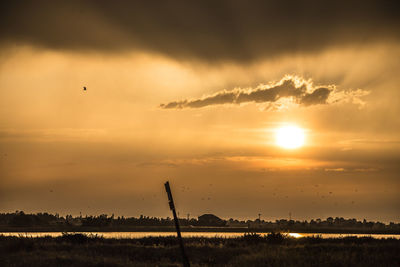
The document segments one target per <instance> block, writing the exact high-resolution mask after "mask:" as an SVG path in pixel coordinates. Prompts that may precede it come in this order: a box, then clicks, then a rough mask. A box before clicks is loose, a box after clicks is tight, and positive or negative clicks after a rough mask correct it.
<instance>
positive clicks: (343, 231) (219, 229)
mask: <svg viewBox="0 0 400 267" xmlns="http://www.w3.org/2000/svg"><path fill="white" fill-rule="evenodd" d="M181 231H182V232H223V233H230V232H231V233H233V232H235V233H247V232H256V233H270V232H291V233H300V234H301V233H304V234H307V233H316V234H388V235H390V234H400V231H396V230H389V229H388V230H373V229H352V228H347V229H326V228H310V229H296V228H287V229H277V228H248V227H187V226H183V227H181ZM11 232H14V233H29V232H43V233H46V232H76V233H79V232H175V228H174V227H169V226H165V227H160V226H155V227H151V226H143V227H141V226H134V227H84V226H69V227H51V226H46V227H0V233H11Z"/></svg>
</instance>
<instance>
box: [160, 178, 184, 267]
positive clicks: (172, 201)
mask: <svg viewBox="0 0 400 267" xmlns="http://www.w3.org/2000/svg"><path fill="white" fill-rule="evenodd" d="M164 186H165V191H167V195H168V204H169V208H170V209H171V210H172V215H173V216H174V221H175V228H176V233H177V235H178V240H179V246H180V247H181V253H182V262H183V266H184V267H190V263H189V259H188V257H187V256H186V252H185V247H184V246H183V239H182V236H181V229H180V227H179V221H178V217H177V216H176V211H175V204H174V199H173V198H172V193H171V188H170V187H169V182H168V181H167V182H166V183H165V184H164Z"/></svg>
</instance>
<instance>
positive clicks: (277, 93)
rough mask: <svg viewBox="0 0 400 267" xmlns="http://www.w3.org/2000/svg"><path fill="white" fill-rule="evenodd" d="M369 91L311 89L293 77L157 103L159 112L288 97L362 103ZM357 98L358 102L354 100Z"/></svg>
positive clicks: (306, 103) (307, 82) (297, 100)
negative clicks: (197, 96)
mask: <svg viewBox="0 0 400 267" xmlns="http://www.w3.org/2000/svg"><path fill="white" fill-rule="evenodd" d="M368 93H369V92H367V91H364V90H361V89H357V90H346V91H339V90H337V89H336V88H335V86H333V85H330V86H315V85H314V84H313V82H312V81H311V80H305V79H303V78H301V77H297V76H289V75H288V76H285V77H284V78H282V80H280V81H279V82H275V83H270V84H266V85H265V84H264V85H259V86H258V87H256V88H249V89H241V88H239V89H234V90H231V91H226V90H223V91H220V92H217V93H215V94H213V95H209V96H204V97H202V98H199V99H190V100H187V99H185V100H181V101H173V102H170V103H167V104H161V105H160V108H163V109H182V108H201V107H206V106H213V105H222V104H242V103H249V102H254V103H275V102H278V101H279V100H280V99H283V98H290V99H291V100H292V102H293V103H296V104H299V105H302V106H311V105H318V104H331V103H337V102H351V101H353V102H355V103H358V104H360V105H364V104H365V103H364V102H363V101H362V100H361V99H360V98H361V97H363V96H365V95H367V94H368ZM354 99H357V100H358V101H354Z"/></svg>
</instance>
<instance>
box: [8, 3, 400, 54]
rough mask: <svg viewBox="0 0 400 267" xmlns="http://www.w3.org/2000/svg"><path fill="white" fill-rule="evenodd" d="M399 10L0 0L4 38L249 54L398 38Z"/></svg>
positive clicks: (390, 6)
mask: <svg viewBox="0 0 400 267" xmlns="http://www.w3.org/2000/svg"><path fill="white" fill-rule="evenodd" d="M398 10H399V1H396V0H386V1H381V0H364V1H358V0H348V1H346V3H343V2H342V1H333V0H326V1H320V0H309V1H280V0H279V1H278V0H254V1H235V0H219V1H215V0H202V1H183V0H169V1H153V0H149V1H123V0H115V1H105V0H86V1H82V0H54V1H47V0H18V1H1V3H0V24H1V25H2V27H0V45H1V44H3V45H4V44H11V45H12V46H14V45H15V44H29V45H33V46H36V47H41V48H45V49H59V50H72V51H83V52H86V51H103V52H113V53H116V52H124V51H132V50H140V51H149V52H156V53H161V54H164V55H168V56H170V57H173V58H179V59H188V60H190V59H197V60H204V61H221V60H230V61H250V60H259V59H260V58H267V57H272V56H279V55H281V54H284V53H291V52H299V51H303V52H315V51H320V50H323V49H326V48H327V47H332V46H341V45H344V46H347V45H349V44H365V43H370V42H382V41H384V42H398V41H399V40H400V31H399V30H398V29H399V27H400V16H399V15H398Z"/></svg>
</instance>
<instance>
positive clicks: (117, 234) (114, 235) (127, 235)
mask: <svg viewBox="0 0 400 267" xmlns="http://www.w3.org/2000/svg"><path fill="white" fill-rule="evenodd" d="M79 233H80V234H86V235H97V236H101V237H104V238H143V237H158V236H163V237H164V236H176V233H174V232H79ZM243 234H244V233H224V232H183V233H182V236H183V237H206V238H211V237H222V238H235V237H241V236H243ZM267 234H268V233H260V235H267ZM284 234H285V235H289V236H291V237H294V238H301V237H309V236H320V237H322V238H342V237H347V236H356V237H373V238H377V239H382V238H395V239H400V235H392V234H388V235H381V234H318V233H306V234H305V233H304V234H303V233H284ZM0 235H3V236H22V237H44V236H51V237H57V236H61V235H62V232H27V233H21V232H10V233H0Z"/></svg>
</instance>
